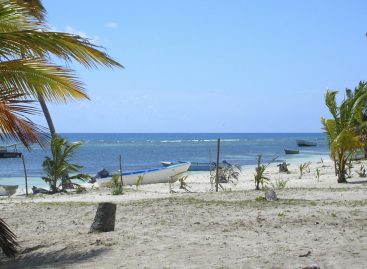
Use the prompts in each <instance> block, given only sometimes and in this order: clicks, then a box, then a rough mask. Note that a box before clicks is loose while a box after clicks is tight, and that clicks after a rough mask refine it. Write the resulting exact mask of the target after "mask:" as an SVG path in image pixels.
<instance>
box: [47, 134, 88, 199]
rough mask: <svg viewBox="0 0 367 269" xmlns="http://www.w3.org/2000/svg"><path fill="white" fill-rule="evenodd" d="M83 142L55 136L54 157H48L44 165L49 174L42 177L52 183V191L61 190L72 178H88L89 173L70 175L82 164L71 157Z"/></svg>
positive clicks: (53, 144) (52, 142)
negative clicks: (71, 160)
mask: <svg viewBox="0 0 367 269" xmlns="http://www.w3.org/2000/svg"><path fill="white" fill-rule="evenodd" d="M81 144H82V143H81V142H76V143H72V144H70V143H68V141H67V140H66V139H65V138H61V137H59V136H54V137H53V138H52V141H51V152H52V158H50V157H46V158H45V160H44V162H43V164H42V167H43V170H44V171H45V172H46V174H47V176H46V177H42V179H43V180H44V181H46V182H47V183H49V184H50V189H51V192H53V193H55V192H58V191H60V187H62V186H63V185H64V183H65V182H66V181H68V182H71V181H70V180H72V179H80V180H87V179H90V176H89V175H86V174H77V175H74V176H69V174H70V173H77V172H78V171H79V170H80V169H81V168H82V166H81V165H78V164H74V163H71V162H70V159H71V157H72V156H73V155H74V154H75V150H76V149H78V148H79V147H80V146H81Z"/></svg>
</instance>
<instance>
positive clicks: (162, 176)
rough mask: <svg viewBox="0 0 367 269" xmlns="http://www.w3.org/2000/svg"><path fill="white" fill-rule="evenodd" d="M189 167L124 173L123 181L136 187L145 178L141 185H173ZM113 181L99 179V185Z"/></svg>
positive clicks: (183, 165) (184, 165)
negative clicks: (169, 183) (140, 179)
mask: <svg viewBox="0 0 367 269" xmlns="http://www.w3.org/2000/svg"><path fill="white" fill-rule="evenodd" d="M189 167H190V163H180V164H176V165H171V166H168V167H160V168H151V169H145V170H138V171H131V172H125V173H122V181H123V183H124V185H136V183H137V182H138V180H139V178H141V177H143V180H142V182H141V184H155V183H168V182H171V183H173V182H175V181H177V180H178V178H179V176H180V175H181V174H183V173H185V172H187V170H188V169H189ZM111 179H112V178H111V177H109V178H102V179H97V183H99V184H101V183H102V184H103V183H105V182H108V181H111Z"/></svg>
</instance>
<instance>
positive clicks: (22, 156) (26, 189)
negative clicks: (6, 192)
mask: <svg viewBox="0 0 367 269" xmlns="http://www.w3.org/2000/svg"><path fill="white" fill-rule="evenodd" d="M21 158H22V161H23V169H24V179H25V195H26V196H28V178H27V169H26V167H25V161H24V155H23V153H22V155H21Z"/></svg>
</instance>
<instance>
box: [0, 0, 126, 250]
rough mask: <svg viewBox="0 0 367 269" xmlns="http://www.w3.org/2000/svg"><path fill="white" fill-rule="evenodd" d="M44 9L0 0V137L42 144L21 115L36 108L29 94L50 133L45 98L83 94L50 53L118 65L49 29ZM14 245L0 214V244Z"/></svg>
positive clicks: (36, 0)
mask: <svg viewBox="0 0 367 269" xmlns="http://www.w3.org/2000/svg"><path fill="white" fill-rule="evenodd" d="M45 13H46V11H45V9H44V7H43V5H42V3H41V1H40V0H0V70H1V73H0V140H7V139H10V138H12V139H15V140H17V141H20V142H22V143H23V144H24V145H25V146H26V147H28V148H29V147H30V145H31V144H32V143H39V144H42V137H43V136H42V132H43V130H42V128H41V127H39V126H37V125H35V124H34V123H33V122H32V121H30V120H29V119H28V118H27V116H26V115H27V114H32V113H35V112H36V110H35V109H34V108H32V107H31V106H29V102H30V100H35V99H36V100H39V102H40V104H41V108H42V110H43V112H44V115H45V117H46V120H47V123H48V125H49V129H50V132H51V134H52V135H53V136H54V135H55V128H54V127H53V123H52V119H51V117H50V114H49V112H48V109H47V106H46V102H68V101H70V100H73V99H76V100H78V99H87V98H88V96H87V94H86V92H85V90H84V88H83V85H82V83H81V82H80V81H79V80H77V78H76V77H75V75H74V72H73V70H71V69H69V68H66V67H63V66H59V65H56V64H54V63H53V61H52V59H54V58H55V57H57V58H59V59H62V60H65V61H66V62H70V61H72V60H75V61H77V62H79V63H81V64H82V65H84V66H86V67H97V66H100V65H102V66H106V67H122V66H121V65H120V64H119V63H118V62H116V61H114V60H113V59H112V58H110V57H109V56H108V55H107V54H106V53H104V52H103V51H101V50H100V48H99V47H97V46H95V45H93V44H92V43H91V42H89V40H88V39H85V38H82V37H80V36H76V35H71V34H67V33H59V32H51V31H49V29H48V28H47V27H46V25H45V23H44V17H45ZM40 134H41V136H40ZM74 168H77V167H74ZM69 169H71V168H70V167H69ZM72 170H73V169H71V170H70V171H72ZM15 247H16V241H15V236H14V234H13V233H12V232H11V231H10V230H9V229H8V228H7V226H6V224H5V223H4V222H3V221H2V220H0V248H2V250H3V251H4V253H5V254H6V255H14V254H15V253H16V248H15Z"/></svg>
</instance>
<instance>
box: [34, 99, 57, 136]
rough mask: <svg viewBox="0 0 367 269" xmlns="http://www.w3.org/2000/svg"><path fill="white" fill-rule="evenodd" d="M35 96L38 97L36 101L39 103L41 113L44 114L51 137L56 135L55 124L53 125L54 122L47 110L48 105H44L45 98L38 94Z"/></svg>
mask: <svg viewBox="0 0 367 269" xmlns="http://www.w3.org/2000/svg"><path fill="white" fill-rule="evenodd" d="M37 97H38V101H39V103H40V105H41V108H42V111H43V115H45V118H46V121H47V125H48V129H49V130H50V134H51V137H54V136H55V135H56V131H55V126H54V123H53V121H52V118H51V115H50V111H49V110H48V107H47V105H46V102H45V99H43V97H42V96H41V95H40V94H37Z"/></svg>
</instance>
